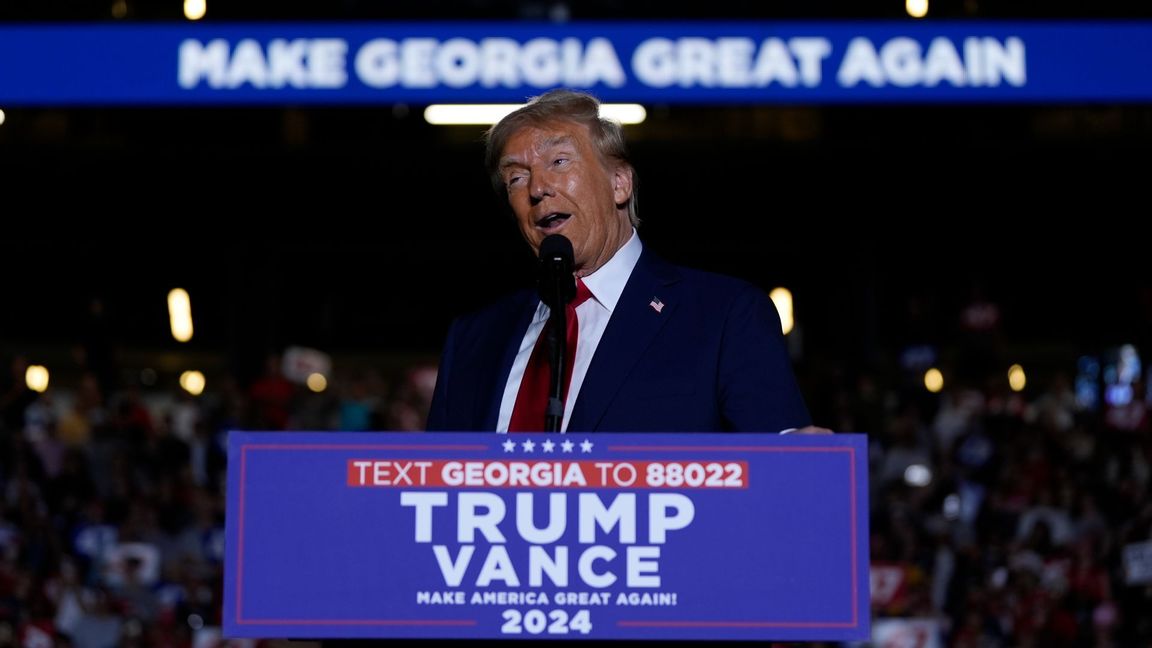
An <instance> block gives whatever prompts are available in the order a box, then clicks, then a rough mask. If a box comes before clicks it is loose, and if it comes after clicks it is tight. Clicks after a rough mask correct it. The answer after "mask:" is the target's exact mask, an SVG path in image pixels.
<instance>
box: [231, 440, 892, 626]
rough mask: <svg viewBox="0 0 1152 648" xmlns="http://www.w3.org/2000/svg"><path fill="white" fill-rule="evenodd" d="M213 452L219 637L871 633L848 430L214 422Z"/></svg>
mask: <svg viewBox="0 0 1152 648" xmlns="http://www.w3.org/2000/svg"><path fill="white" fill-rule="evenodd" d="M228 450H229V454H228V508H227V558H226V563H225V592H224V633H225V635H226V636H228V637H255V638H297V639H305V638H315V639H319V638H444V639H451V638H477V639H494V638H538V639H708V640H764V639H770V640H786V641H801V640H861V639H867V638H868V637H869V630H870V622H869V588H868V501H867V493H868V489H867V484H868V476H867V462H866V459H867V451H866V438H865V437H864V436H863V435H857V434H835V435H784V436H781V435H776V434H603V433H597V434H576V433H574V434H566V435H561V434H508V435H503V434H488V433H403V432H380V433H302V432H286V433H285V432H232V433H231V434H230V437H229V442H228Z"/></svg>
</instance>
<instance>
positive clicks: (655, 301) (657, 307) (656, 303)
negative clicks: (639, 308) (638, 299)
mask: <svg viewBox="0 0 1152 648" xmlns="http://www.w3.org/2000/svg"><path fill="white" fill-rule="evenodd" d="M648 305H649V306H651V307H652V310H654V311H656V312H657V313H659V312H660V311H662V310H664V302H662V301H660V298H659V297H653V298H652V301H650V302H648Z"/></svg>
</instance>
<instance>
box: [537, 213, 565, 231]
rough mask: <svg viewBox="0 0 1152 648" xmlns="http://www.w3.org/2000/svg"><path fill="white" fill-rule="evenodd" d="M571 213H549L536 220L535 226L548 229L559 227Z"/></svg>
mask: <svg viewBox="0 0 1152 648" xmlns="http://www.w3.org/2000/svg"><path fill="white" fill-rule="evenodd" d="M571 216H572V214H560V213H551V214H548V215H546V216H544V217H543V218H541V219H539V220H537V221H536V227H539V228H540V229H543V230H550V229H554V228H557V227H559V226H560V225H562V224H563V223H564V222H565V221H567V220H568V219H569V218H570V217H571Z"/></svg>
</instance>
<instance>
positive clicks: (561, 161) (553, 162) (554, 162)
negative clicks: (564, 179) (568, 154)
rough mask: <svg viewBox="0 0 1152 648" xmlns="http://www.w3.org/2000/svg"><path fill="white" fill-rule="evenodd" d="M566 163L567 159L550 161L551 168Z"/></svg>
mask: <svg viewBox="0 0 1152 648" xmlns="http://www.w3.org/2000/svg"><path fill="white" fill-rule="evenodd" d="M567 163H568V158H556V159H555V160H552V166H563V165H565V164H567Z"/></svg>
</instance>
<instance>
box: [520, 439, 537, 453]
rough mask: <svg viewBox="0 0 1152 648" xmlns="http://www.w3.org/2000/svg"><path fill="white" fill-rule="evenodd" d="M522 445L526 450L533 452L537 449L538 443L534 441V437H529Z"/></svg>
mask: <svg viewBox="0 0 1152 648" xmlns="http://www.w3.org/2000/svg"><path fill="white" fill-rule="evenodd" d="M520 447H521V448H524V452H532V451H533V450H535V449H536V444H535V443H532V439H528V440H527V441H525V442H524V443H521V444H520Z"/></svg>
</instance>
